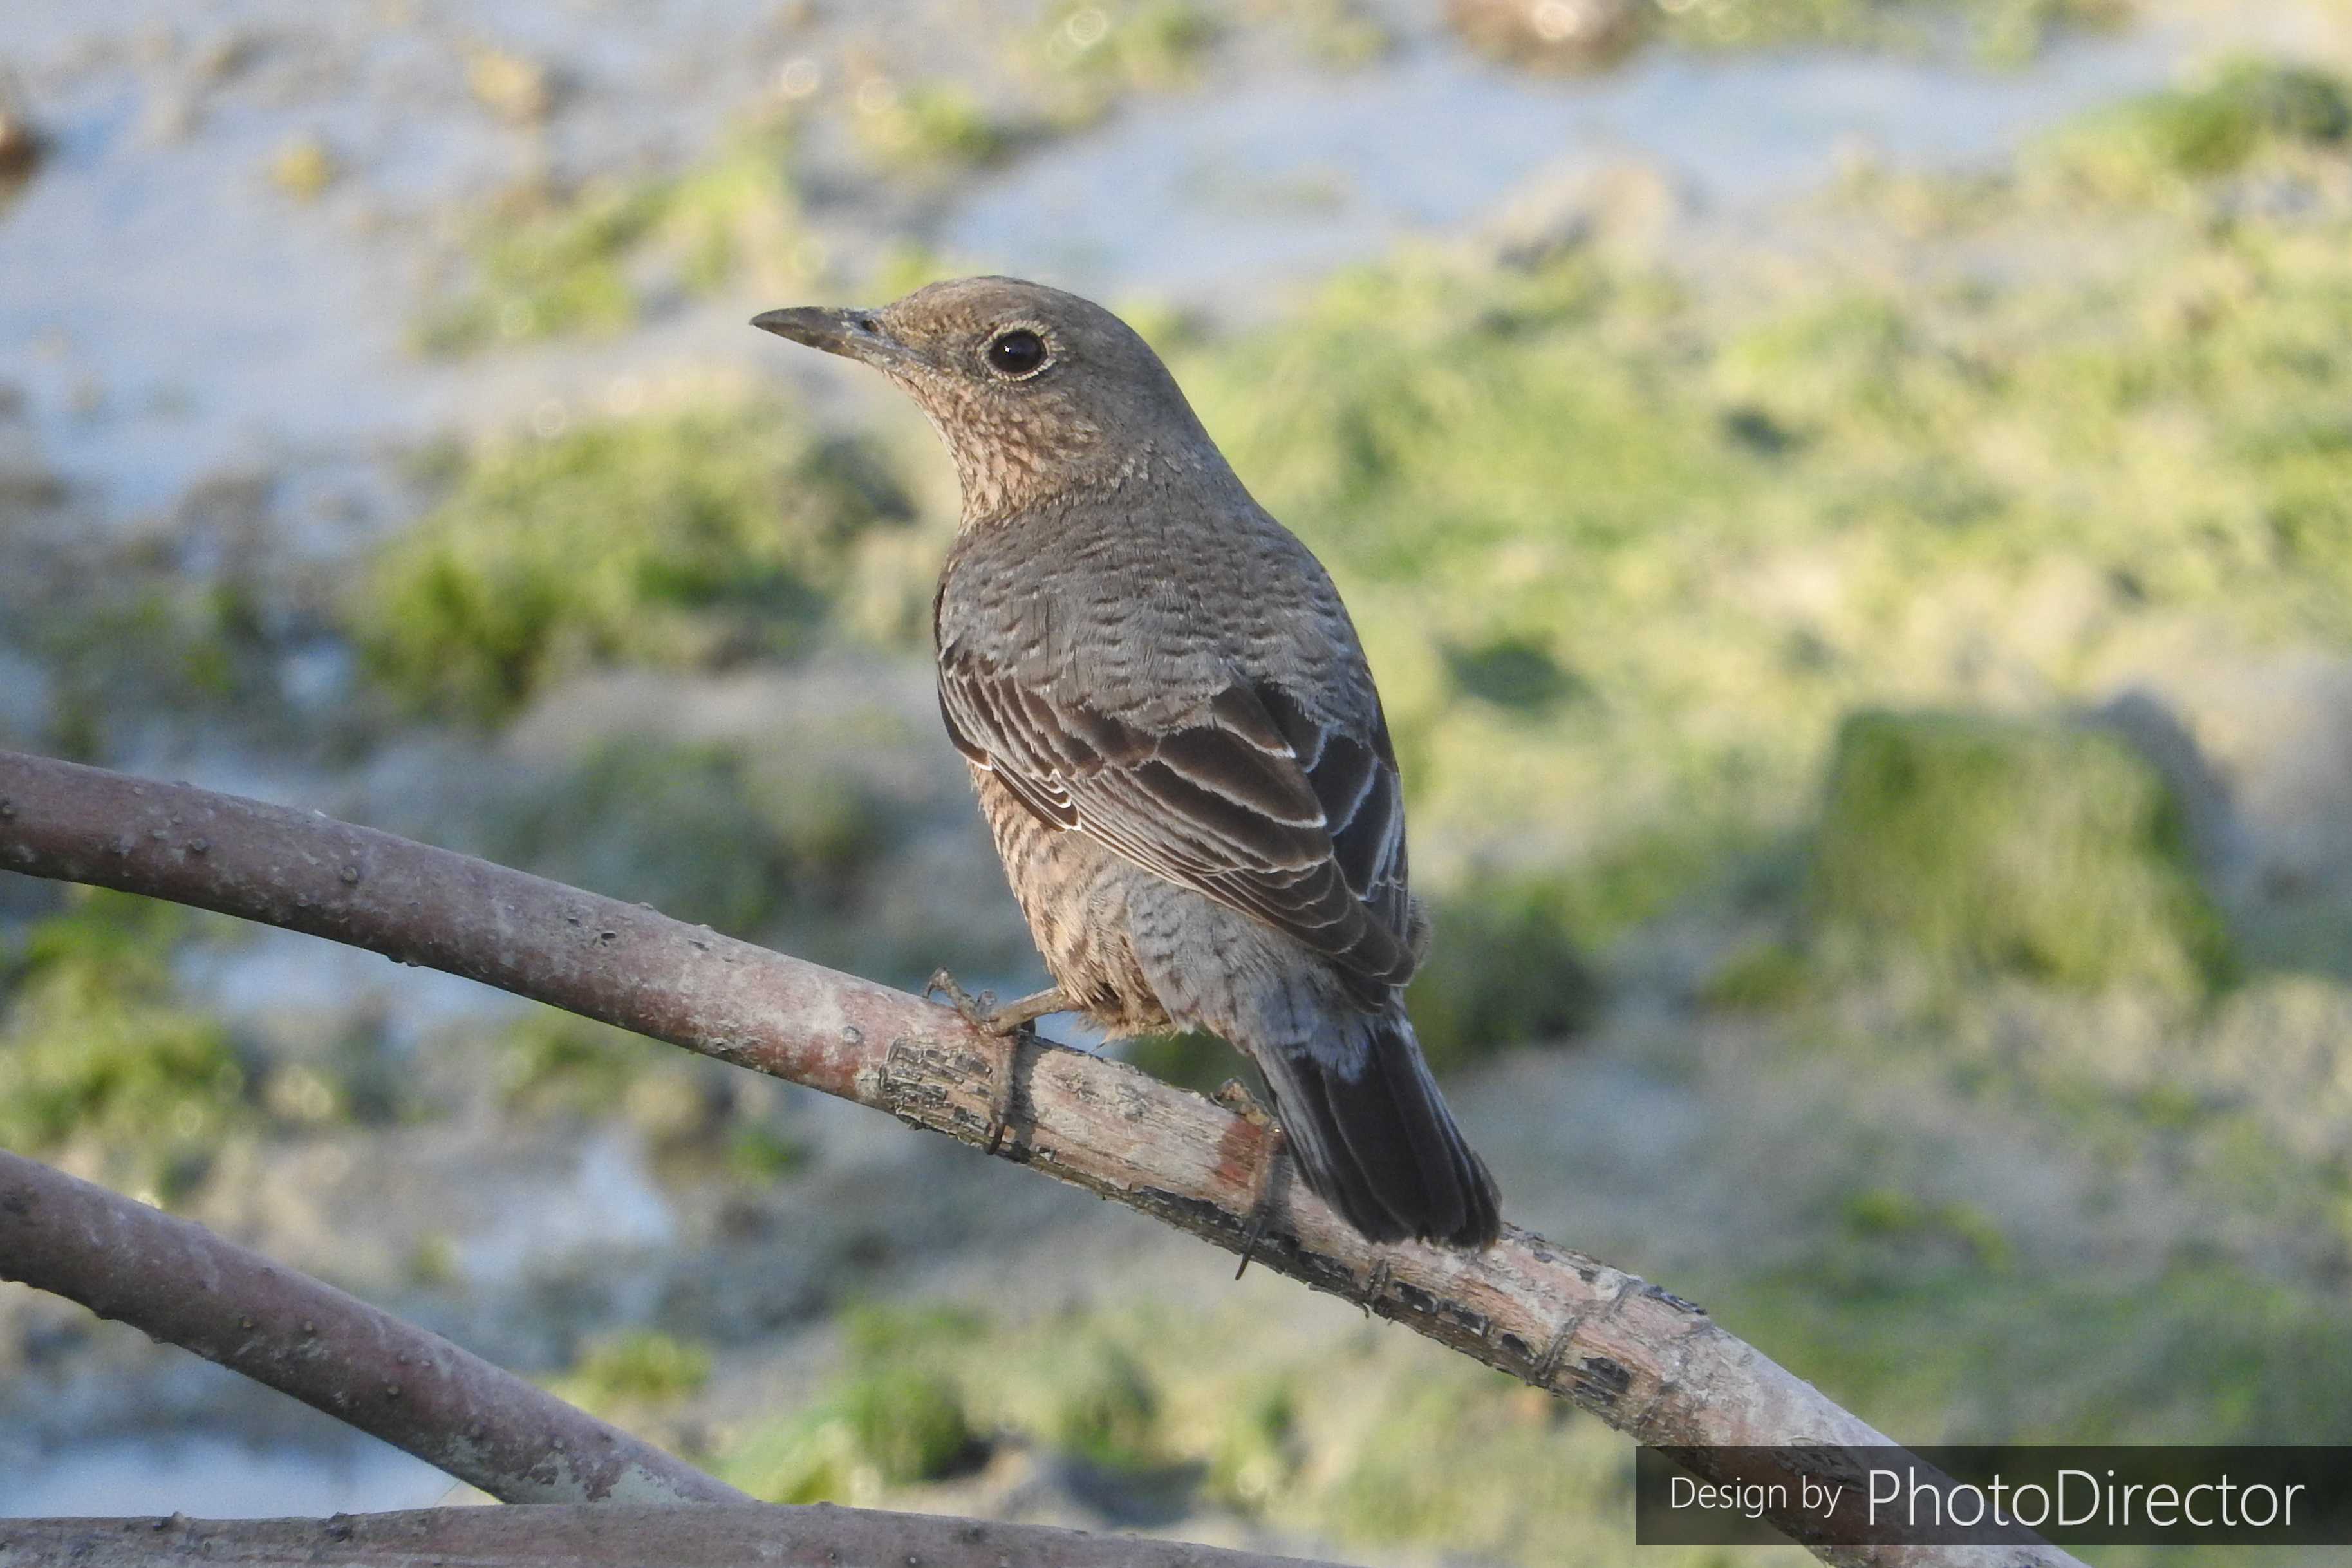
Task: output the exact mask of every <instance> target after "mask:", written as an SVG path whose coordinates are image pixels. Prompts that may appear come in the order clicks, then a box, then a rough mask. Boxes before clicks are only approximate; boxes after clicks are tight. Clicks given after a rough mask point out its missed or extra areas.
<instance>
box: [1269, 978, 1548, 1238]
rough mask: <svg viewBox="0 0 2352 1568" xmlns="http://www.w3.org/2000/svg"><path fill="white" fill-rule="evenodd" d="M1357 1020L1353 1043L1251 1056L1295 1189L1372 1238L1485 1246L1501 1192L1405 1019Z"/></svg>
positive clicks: (1496, 1223)
mask: <svg viewBox="0 0 2352 1568" xmlns="http://www.w3.org/2000/svg"><path fill="white" fill-rule="evenodd" d="M1359 1027H1360V1028H1361V1030H1362V1036H1361V1037H1362V1039H1363V1041H1364V1048H1362V1049H1360V1050H1355V1051H1346V1052H1331V1051H1328V1049H1327V1050H1318V1049H1316V1048H1314V1047H1310V1046H1307V1045H1304V1044H1301V1045H1294V1046H1290V1047H1287V1048H1276V1049H1273V1050H1260V1051H1256V1052H1254V1053H1252V1054H1253V1055H1255V1057H1256V1058H1257V1060H1258V1065H1259V1066H1260V1067H1261V1068H1264V1069H1265V1075H1266V1083H1267V1086H1268V1087H1269V1088H1271V1089H1273V1090H1274V1099H1275V1113H1276V1116H1277V1117H1279V1118H1280V1120H1281V1122H1282V1127H1283V1131H1284V1132H1285V1133H1286V1135H1287V1136H1288V1138H1289V1147H1290V1152H1291V1153H1292V1154H1293V1155H1294V1156H1295V1157H1296V1159H1297V1163H1298V1167H1299V1169H1300V1171H1301V1172H1302V1173H1304V1174H1305V1175H1306V1178H1307V1185H1308V1186H1309V1187H1312V1188H1313V1189H1314V1190H1315V1191H1316V1193H1317V1194H1319V1195H1320V1196H1321V1197H1322V1198H1323V1200H1324V1201H1325V1202H1326V1203H1328V1204H1329V1205H1331V1206H1332V1207H1333V1208H1335V1209H1338V1210H1339V1213H1340V1215H1341V1216H1342V1217H1344V1218H1345V1219H1346V1220H1347V1221H1348V1223H1349V1224H1350V1225H1352V1226H1355V1227H1356V1228H1357V1229H1358V1230H1360V1231H1361V1232H1363V1233H1364V1235H1365V1236H1366V1237H1369V1238H1370V1239H1371V1240H1373V1241H1401V1240H1402V1239H1404V1238H1405V1237H1418V1238H1420V1239H1422V1240H1424V1241H1435V1242H1439V1243H1441V1244H1443V1245H1444V1246H1447V1247H1490V1246H1492V1245H1493V1244H1494V1241H1495V1238H1496V1237H1497V1236H1498V1235H1500V1234H1501V1231H1502V1215H1501V1213H1500V1207H1501V1202H1502V1199H1501V1195H1500V1194H1498V1193H1496V1190H1495V1178H1494V1177H1493V1176H1491V1175H1489V1174H1487V1173H1486V1163H1485V1162H1484V1161H1482V1160H1480V1159H1479V1158H1478V1156H1477V1155H1476V1154H1475V1153H1473V1152H1471V1150H1470V1145H1469V1144H1468V1142H1465V1140H1464V1139H1463V1136H1462V1130H1461V1129H1460V1128H1459V1127H1457V1126H1455V1125H1454V1113H1453V1112H1452V1111H1450V1110H1447V1109H1446V1108H1445V1097H1444V1095H1442V1094H1440V1093H1439V1092H1438V1089H1437V1082H1436V1080H1435V1079H1433V1078H1431V1077H1430V1075H1429V1067H1428V1064H1427V1063H1425V1062H1423V1060H1422V1059H1421V1043H1420V1041H1418V1040H1417V1039H1415V1038H1414V1037H1413V1033H1412V1023H1411V1022H1410V1021H1408V1020H1407V1019H1406V1017H1405V1016H1404V1014H1403V1013H1402V1010H1399V1011H1393V1012H1390V1013H1384V1014H1381V1015H1378V1016H1373V1017H1370V1018H1364V1019H1361V1020H1360V1023H1359ZM1343 1062H1345V1063H1347V1065H1352V1066H1354V1067H1355V1068H1357V1069H1358V1070H1357V1071H1356V1072H1355V1073H1354V1074H1353V1075H1352V1076H1351V1075H1350V1074H1349V1072H1347V1071H1346V1070H1345V1068H1344V1067H1343V1066H1342V1065H1341V1064H1342V1063H1343Z"/></svg>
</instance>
